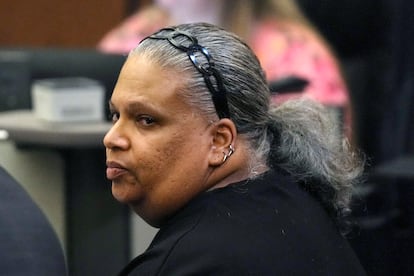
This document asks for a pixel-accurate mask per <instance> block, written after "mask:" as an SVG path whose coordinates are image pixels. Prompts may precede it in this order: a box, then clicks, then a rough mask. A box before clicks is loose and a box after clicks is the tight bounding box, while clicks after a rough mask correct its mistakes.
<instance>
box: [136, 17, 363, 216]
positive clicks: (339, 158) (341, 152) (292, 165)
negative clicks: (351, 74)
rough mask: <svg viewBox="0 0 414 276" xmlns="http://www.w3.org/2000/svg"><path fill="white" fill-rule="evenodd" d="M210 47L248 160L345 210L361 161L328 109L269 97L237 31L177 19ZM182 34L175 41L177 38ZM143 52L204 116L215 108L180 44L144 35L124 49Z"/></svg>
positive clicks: (213, 115)
mask: <svg viewBox="0 0 414 276" xmlns="http://www.w3.org/2000/svg"><path fill="white" fill-rule="evenodd" d="M174 28H178V29H179V30H181V31H186V32H188V33H190V34H192V35H193V36H195V37H196V38H197V39H198V43H199V44H200V45H202V46H203V47H205V48H206V49H207V50H208V51H209V53H210V54H211V56H212V58H213V61H214V63H215V67H216V69H218V71H219V72H220V73H221V75H222V78H223V82H224V86H225V89H226V93H227V94H226V96H227V100H228V106H229V111H230V117H231V120H232V121H233V122H234V123H235V125H236V127H237V131H238V133H239V135H241V136H243V137H244V138H245V139H246V141H248V142H249V146H250V149H251V152H252V153H253V154H252V157H251V160H250V164H252V165H251V168H250V169H251V177H252V178H253V177H254V176H255V173H254V165H253V164H257V163H261V164H264V163H265V164H266V165H267V166H269V167H272V168H277V167H278V168H282V169H284V170H285V171H287V172H289V173H290V174H292V176H293V177H295V178H296V179H297V180H298V181H300V182H301V183H303V186H304V187H305V188H306V189H307V190H309V191H310V192H311V193H314V194H315V196H316V197H318V198H319V199H320V200H321V201H322V202H323V203H324V204H325V206H327V207H328V209H329V210H330V211H334V212H335V213H336V214H344V213H347V212H348V211H349V204H350V200H351V195H352V187H353V186H354V185H355V183H356V182H357V181H358V179H359V177H360V175H361V173H362V168H363V164H362V161H360V160H361V159H360V158H359V157H358V155H356V154H355V153H353V152H352V151H351V149H350V147H349V144H348V143H347V142H346V141H345V140H344V141H343V142H342V140H343V139H345V138H344V137H343V135H341V131H340V130H339V129H338V127H336V125H335V122H334V121H333V120H332V118H331V116H330V113H329V112H327V110H326V109H325V108H324V107H323V106H322V105H321V104H318V103H316V102H313V101H311V100H305V99H300V100H290V101H288V102H285V103H283V104H281V105H279V106H277V107H272V106H271V104H270V91H269V88H268V83H267V81H266V78H265V74H264V72H263V70H262V68H261V66H260V63H259V61H258V59H257V57H256V56H255V54H254V53H253V52H252V50H251V49H250V48H249V47H248V46H247V45H246V43H245V42H243V41H242V40H241V39H240V38H239V37H238V36H236V35H234V34H233V33H230V32H227V31H224V30H223V29H221V28H218V27H216V26H213V25H210V24H206V23H195V24H183V25H178V26H176V27H174ZM184 40H185V38H182V37H178V38H177V41H179V42H180V43H184ZM131 54H132V55H135V54H139V55H145V56H147V57H149V58H150V59H151V60H153V61H154V62H156V63H158V64H159V65H161V66H163V67H165V68H173V69H174V70H176V71H177V75H179V76H181V77H183V78H184V83H185V84H184V85H183V89H182V91H181V92H182V95H183V98H184V99H186V100H187V101H188V103H189V104H190V106H192V107H193V108H194V110H195V111H196V112H201V113H202V114H204V115H205V116H206V117H207V118H208V119H209V120H217V118H218V117H217V114H216V110H215V107H214V104H213V102H212V99H211V93H210V91H209V90H208V88H207V86H206V83H205V81H204V78H203V76H202V75H201V74H200V72H198V71H197V70H196V69H195V67H194V65H193V64H192V63H191V61H190V60H189V57H188V55H187V54H186V53H184V52H183V51H182V50H179V49H177V48H175V47H173V46H172V45H171V44H170V43H168V42H167V41H165V40H155V39H145V40H143V41H142V42H141V43H140V45H139V46H138V47H137V48H136V49H134V50H133V51H132V52H131Z"/></svg>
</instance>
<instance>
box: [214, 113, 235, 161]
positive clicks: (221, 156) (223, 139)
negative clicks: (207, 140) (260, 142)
mask: <svg viewBox="0 0 414 276" xmlns="http://www.w3.org/2000/svg"><path fill="white" fill-rule="evenodd" d="M212 134H213V135H212V145H211V151H210V157H209V164H210V165H211V166H220V165H221V164H223V163H224V161H225V160H226V158H227V157H229V156H230V155H231V154H232V153H233V151H234V143H235V142H236V139H237V129H236V125H235V124H234V123H233V121H232V120H230V119H221V120H220V121H218V122H216V123H214V125H213V126H212ZM229 150H230V151H231V152H230V153H229Z"/></svg>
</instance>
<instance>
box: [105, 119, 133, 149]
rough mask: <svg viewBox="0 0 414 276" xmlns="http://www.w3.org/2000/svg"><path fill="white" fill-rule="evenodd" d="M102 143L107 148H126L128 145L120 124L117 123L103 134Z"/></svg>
mask: <svg viewBox="0 0 414 276" xmlns="http://www.w3.org/2000/svg"><path fill="white" fill-rule="evenodd" d="M103 143H104V145H105V147H106V148H107V149H127V148H128V145H129V143H128V139H127V137H126V135H125V133H123V132H122V128H121V126H120V125H118V124H117V123H115V124H114V125H113V126H112V127H111V128H110V129H109V131H108V132H107V133H106V134H105V137H104V138H103Z"/></svg>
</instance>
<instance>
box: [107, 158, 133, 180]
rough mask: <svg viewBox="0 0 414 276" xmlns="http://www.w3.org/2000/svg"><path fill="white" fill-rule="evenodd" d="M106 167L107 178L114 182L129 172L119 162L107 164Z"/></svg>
mask: <svg viewBox="0 0 414 276" xmlns="http://www.w3.org/2000/svg"><path fill="white" fill-rule="evenodd" d="M106 167H107V168H106V177H107V178H108V179H109V180H114V179H116V178H118V177H119V176H121V175H123V174H125V173H127V172H128V170H127V169H126V168H124V167H123V166H121V165H120V164H119V163H117V162H107V163H106Z"/></svg>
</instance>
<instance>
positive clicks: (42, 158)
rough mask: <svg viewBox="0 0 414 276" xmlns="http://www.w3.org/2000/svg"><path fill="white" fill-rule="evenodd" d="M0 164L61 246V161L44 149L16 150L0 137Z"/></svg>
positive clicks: (62, 207) (63, 218)
mask: <svg viewBox="0 0 414 276" xmlns="http://www.w3.org/2000/svg"><path fill="white" fill-rule="evenodd" d="M0 165H1V166H2V167H3V168H5V169H6V170H7V171H8V172H9V173H10V174H11V175H12V176H13V177H14V178H15V179H16V180H17V181H18V182H19V183H20V184H21V185H22V186H23V187H24V188H25V189H26V191H27V192H28V193H29V194H30V195H31V196H32V198H33V199H34V200H35V202H36V203H37V204H38V205H39V207H40V208H41V209H42V211H43V212H44V213H45V215H46V216H47V218H48V219H49V221H50V223H51V224H52V226H53V228H54V229H55V231H56V233H57V235H58V237H59V239H60V241H61V243H62V246H63V247H65V242H64V237H65V217H64V208H65V197H64V186H63V185H64V183H63V179H64V178H63V162H62V160H61V158H60V156H59V155H58V154H57V153H55V152H53V151H48V150H39V149H17V148H16V147H15V145H14V144H13V143H12V142H10V141H3V140H0Z"/></svg>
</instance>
